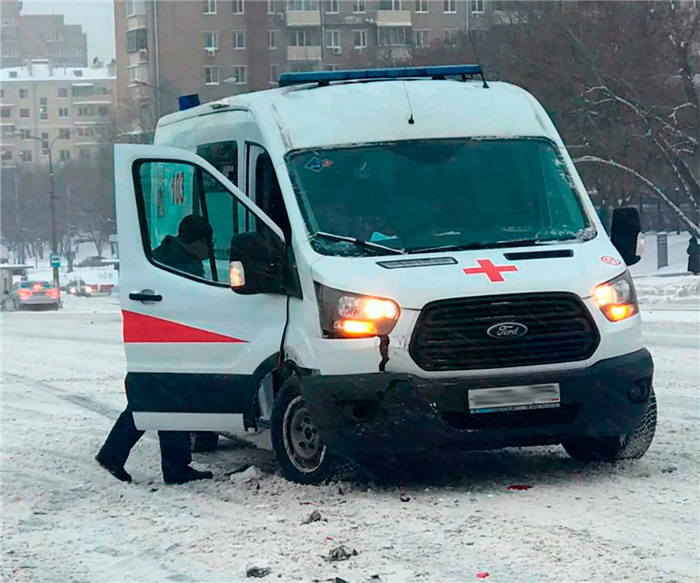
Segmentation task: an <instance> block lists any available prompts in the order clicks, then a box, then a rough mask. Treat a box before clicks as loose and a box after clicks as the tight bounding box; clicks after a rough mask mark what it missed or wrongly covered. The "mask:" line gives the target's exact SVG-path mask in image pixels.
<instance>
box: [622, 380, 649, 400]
mask: <svg viewBox="0 0 700 583" xmlns="http://www.w3.org/2000/svg"><path fill="white" fill-rule="evenodd" d="M627 397H628V398H629V400H630V401H634V402H635V403H642V402H643V401H646V400H647V398H648V397H649V384H648V383H647V382H646V381H637V382H636V383H634V384H633V385H632V387H630V390H629V391H627Z"/></svg>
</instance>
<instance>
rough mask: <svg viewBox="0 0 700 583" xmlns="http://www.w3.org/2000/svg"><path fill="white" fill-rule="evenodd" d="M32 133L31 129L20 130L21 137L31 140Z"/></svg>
mask: <svg viewBox="0 0 700 583" xmlns="http://www.w3.org/2000/svg"><path fill="white" fill-rule="evenodd" d="M31 135H32V134H31V130H19V137H20V139H22V140H29V139H30V138H29V136H31Z"/></svg>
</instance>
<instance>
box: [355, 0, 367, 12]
mask: <svg viewBox="0 0 700 583" xmlns="http://www.w3.org/2000/svg"><path fill="white" fill-rule="evenodd" d="M352 11H353V12H354V13H355V14H363V13H365V12H367V6H366V5H365V0H354V1H353V3H352Z"/></svg>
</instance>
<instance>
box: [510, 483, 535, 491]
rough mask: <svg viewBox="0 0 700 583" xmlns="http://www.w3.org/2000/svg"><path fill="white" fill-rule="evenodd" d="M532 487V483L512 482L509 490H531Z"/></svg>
mask: <svg viewBox="0 0 700 583" xmlns="http://www.w3.org/2000/svg"><path fill="white" fill-rule="evenodd" d="M530 488H532V484H511V485H510V486H508V489H509V490H517V491H522V490H529V489H530Z"/></svg>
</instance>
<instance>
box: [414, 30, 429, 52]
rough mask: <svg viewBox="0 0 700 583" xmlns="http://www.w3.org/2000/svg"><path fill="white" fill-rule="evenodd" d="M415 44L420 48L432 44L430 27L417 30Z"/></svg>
mask: <svg viewBox="0 0 700 583" xmlns="http://www.w3.org/2000/svg"><path fill="white" fill-rule="evenodd" d="M415 45H416V46H417V47H419V48H425V47H428V46H430V29H427V28H424V29H418V30H416V31H415Z"/></svg>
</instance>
